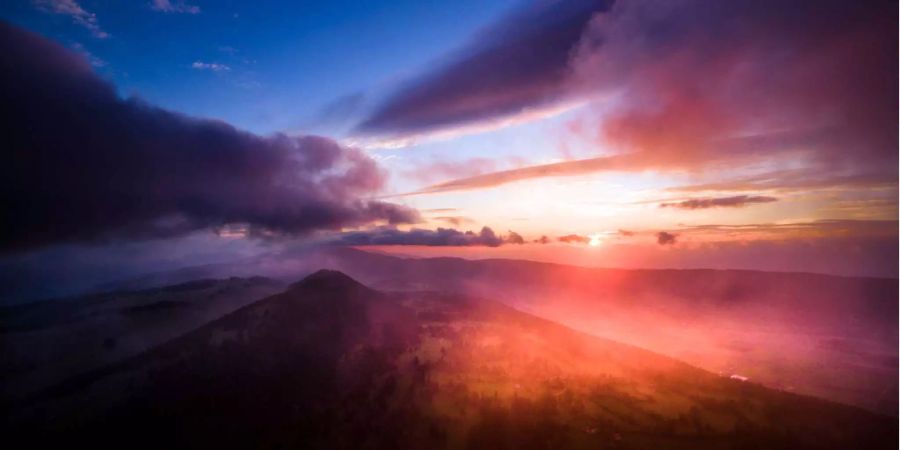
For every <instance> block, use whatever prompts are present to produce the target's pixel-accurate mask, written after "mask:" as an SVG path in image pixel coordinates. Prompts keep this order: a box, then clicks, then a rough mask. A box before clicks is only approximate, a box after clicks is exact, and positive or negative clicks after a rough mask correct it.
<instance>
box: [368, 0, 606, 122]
mask: <svg viewBox="0 0 900 450" xmlns="http://www.w3.org/2000/svg"><path fill="white" fill-rule="evenodd" d="M609 3H610V2H609V1H604V0H568V1H562V2H549V1H540V2H534V3H532V4H529V5H528V6H526V7H523V8H520V9H518V10H516V11H513V12H512V13H510V14H509V15H507V16H506V17H505V18H504V19H502V20H501V21H499V22H498V23H495V24H494V25H493V26H491V27H488V28H487V29H485V30H482V31H481V33H479V34H477V35H476V36H474V37H473V39H472V40H471V42H470V43H469V44H468V45H466V46H464V47H463V48H462V49H461V50H460V51H458V52H457V53H456V54H455V55H453V56H452V57H451V58H450V60H449V61H448V62H446V63H444V64H443V65H441V66H440V67H439V68H437V69H436V70H434V71H431V72H428V73H425V74H423V75H421V76H420V77H418V78H416V79H413V80H410V81H409V82H407V83H405V84H404V85H402V86H401V87H400V89H399V90H398V91H397V92H396V93H394V94H393V95H391V96H389V97H388V98H387V100H386V101H385V102H384V103H383V104H382V105H380V107H378V108H376V110H375V111H374V112H373V113H372V114H371V115H370V116H369V117H368V118H366V119H365V120H364V121H363V122H362V123H360V124H359V125H358V127H357V131H358V132H360V133H362V134H374V135H393V136H397V135H400V136H403V135H410V134H421V133H426V132H435V131H440V130H444V129H447V128H450V127H457V126H462V125H466V124H471V123H474V122H478V121H483V120H492V119H496V118H498V117H506V116H513V115H518V114H522V113H527V112H528V111H529V110H533V109H536V108H541V107H546V106H548V105H552V104H555V103H557V102H559V101H560V100H562V98H563V97H564V95H565V91H566V82H567V79H568V75H569V56H570V54H571V53H572V52H573V51H574V50H575V49H576V46H577V44H578V42H579V41H580V40H581V37H582V33H583V31H584V30H585V27H586V26H587V25H588V23H589V21H590V19H591V17H592V15H593V14H594V13H595V12H597V11H602V10H605V9H606V8H607V7H608V4H609Z"/></svg>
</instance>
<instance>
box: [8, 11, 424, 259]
mask: <svg viewBox="0 0 900 450" xmlns="http://www.w3.org/2000/svg"><path fill="white" fill-rule="evenodd" d="M0 79H2V83H0V101H2V108H3V110H4V114H3V115H4V117H6V119H4V120H3V124H2V125H0V127H2V130H3V136H4V152H3V161H2V163H0V206H2V211H3V215H4V218H3V221H2V224H0V252H2V251H13V250H25V249H29V248H35V247H39V246H42V245H46V244H52V243H58V242H71V241H91V240H98V239H106V238H124V239H132V238H145V237H166V236H173V235H179V234H183V233H186V232H188V231H191V230H196V229H200V228H205V227H213V226H220V225H223V224H228V223H243V224H247V225H248V226H249V227H250V228H252V229H255V230H259V231H264V232H266V233H276V234H281V233H285V234H303V233H307V232H310V231H313V230H316V229H321V228H324V229H334V228H339V227H342V226H355V225H362V224H366V223H369V222H372V221H374V220H384V221H386V222H389V223H405V222H412V221H415V220H417V219H418V215H417V213H416V212H415V211H413V210H410V209H407V208H405V207H401V206H398V205H394V204H389V203H382V202H377V201H367V200H364V198H365V197H366V196H368V195H370V194H372V193H374V192H375V191H377V190H378V189H379V188H381V186H382V185H383V183H384V176H385V175H384V174H383V173H382V171H381V170H379V168H378V167H377V166H376V163H375V162H374V161H373V160H371V159H370V158H368V157H367V156H366V155H365V154H364V153H362V152H360V151H358V150H355V149H351V148H345V147H342V146H340V145H338V144H337V143H335V142H334V141H332V140H330V139H327V138H322V137H315V136H306V137H288V136H285V135H281V134H278V135H274V136H270V137H261V136H257V135H254V134H251V133H247V132H243V131H240V130H237V129H235V128H234V127H232V126H230V125H228V124H226V123H223V122H220V121H214V120H203V119H196V118H191V117H187V116H184V115H181V114H178V113H174V112H171V111H167V110H164V109H161V108H157V107H154V106H152V105H149V104H147V103H144V102H142V101H140V100H138V99H134V98H129V99H121V98H119V97H118V95H117V94H116V91H115V88H114V87H113V86H112V85H111V84H109V83H107V82H105V81H103V80H102V79H100V78H99V77H98V76H97V75H96V74H94V73H93V72H92V70H91V68H90V65H89V64H88V63H87V62H85V61H84V60H82V59H81V58H80V57H79V56H78V55H76V54H74V53H72V52H69V51H67V50H65V49H64V48H63V47H61V46H59V45H57V44H56V43H53V42H51V41H48V40H46V39H44V38H42V37H40V36H38V35H35V34H32V33H30V32H26V31H23V30H21V29H18V28H15V27H13V26H11V25H9V24H6V23H2V22H0Z"/></svg>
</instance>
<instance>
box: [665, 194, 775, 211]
mask: <svg viewBox="0 0 900 450" xmlns="http://www.w3.org/2000/svg"><path fill="white" fill-rule="evenodd" d="M777 201H778V199H777V198H775V197H768V196H765V195H735V196H731V197H716V198H691V199H687V200H682V201H679V202H667V203H660V204H659V207H660V208H678V209H709V208H743V207H745V206H749V205H752V204H755V203H771V202H777Z"/></svg>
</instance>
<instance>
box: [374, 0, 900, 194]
mask: <svg viewBox="0 0 900 450" xmlns="http://www.w3.org/2000/svg"><path fill="white" fill-rule="evenodd" d="M541 8H544V9H543V10H542V9H541ZM538 10H542V11H543V14H541V15H534V16H529V15H528V14H526V13H521V14H513V15H511V16H509V17H507V18H506V19H505V20H503V21H501V22H500V23H498V24H497V25H496V26H497V27H498V28H499V29H506V28H510V29H511V28H514V26H515V24H518V25H519V26H521V27H522V28H523V30H527V32H526V31H522V33H523V34H524V35H527V36H529V37H530V38H529V39H532V38H533V40H534V41H535V42H537V41H540V40H541V39H542V38H545V39H547V41H548V42H554V43H556V44H554V45H548V46H546V47H540V50H539V51H536V52H535V54H534V56H533V58H529V59H528V61H529V64H528V65H527V67H528V70H522V69H521V67H520V66H519V64H520V63H519V59H517V58H513V57H509V58H506V57H501V56H502V55H504V54H503V53H502V52H500V53H497V54H496V57H491V55H495V54H494V53H491V52H484V54H482V53H479V52H477V51H475V50H474V49H478V48H481V47H480V46H483V47H484V48H487V49H494V48H496V49H506V48H516V45H518V44H522V43H525V42H532V41H529V40H522V39H520V38H519V37H518V36H519V35H518V34H516V33H495V34H490V35H488V34H485V35H480V36H477V42H479V43H480V44H479V45H474V44H473V46H471V48H470V49H469V53H466V55H467V57H465V58H460V59H459V60H458V61H457V62H454V63H451V64H448V65H446V66H444V67H443V68H441V69H438V70H437V71H435V72H434V73H429V74H425V75H423V77H422V78H421V79H419V80H418V81H416V82H415V83H411V84H410V85H408V86H406V87H405V89H404V90H402V91H401V92H400V93H398V94H397V95H396V96H394V97H393V98H391V99H389V100H388V102H387V103H386V104H385V106H384V107H383V108H382V109H381V110H379V111H377V112H376V113H375V114H374V115H373V116H372V117H371V118H370V119H369V120H368V121H367V122H365V123H364V124H363V126H362V129H363V131H367V130H390V131H394V132H429V130H432V129H433V128H434V127H452V126H457V125H459V124H470V123H476V122H490V121H492V120H496V119H497V118H501V117H504V116H508V115H510V114H514V113H517V112H522V111H526V110H529V109H532V110H533V109H539V108H542V107H544V106H545V105H546V104H548V103H554V102H561V101H565V100H566V99H568V98H584V99H593V100H597V99H603V101H602V105H601V106H602V108H600V110H601V111H599V112H598V113H597V114H596V117H593V118H591V119H589V120H588V122H590V123H589V124H588V125H587V126H585V127H583V128H584V129H585V131H584V134H586V137H588V138H589V139H592V140H596V141H597V142H598V143H599V144H602V146H603V147H604V148H606V149H609V150H611V151H613V152H615V153H616V155H615V156H609V157H597V158H587V159H582V160H577V161H566V162H562V163H554V164H547V165H540V166H532V167H524V168H520V169H514V170H507V171H500V172H492V173H484V174H480V175H478V176H474V177H458V178H456V179H454V180H451V181H448V182H444V183H440V184H435V185H432V186H429V187H426V188H424V189H422V190H421V191H419V192H417V193H428V192H447V191H455V190H463V189H480V188H486V187H491V186H496V185H499V184H504V183H510V182H515V181H519V180H524V179H531V178H539V177H546V176H570V175H582V174H586V173H591V172H598V171H608V170H627V171H634V170H646V169H653V170H696V169H699V168H705V167H711V166H728V167H735V166H740V165H742V164H749V163H758V162H761V161H767V162H771V161H773V160H779V159H781V158H790V159H791V160H792V161H794V162H796V163H798V164H799V167H802V170H803V171H804V174H803V176H804V177H806V178H811V177H815V178H818V179H820V180H823V181H822V182H824V183H826V184H827V183H829V182H830V180H832V179H834V180H840V179H846V178H848V177H859V176H862V177H864V178H868V179H881V180H884V179H889V180H893V182H894V183H896V179H897V151H896V141H897V127H896V124H897V120H898V113H897V109H896V104H895V103H896V102H895V98H896V97H897V94H898V92H897V84H896V78H897V66H896V64H895V59H896V54H897V52H898V49H897V41H896V39H895V34H896V20H895V19H894V17H895V15H896V13H897V6H896V2H890V1H884V0H867V1H858V2H847V1H841V0H822V1H812V0H809V1H790V2H783V1H779V0H734V1H728V2H715V4H714V5H710V3H709V2H708V1H704V0H620V1H617V2H615V3H614V4H613V5H612V6H611V7H606V6H605V5H604V4H603V3H602V2H579V1H560V2H547V3H539V4H538V6H533V7H532V9H525V11H538ZM562 17H566V18H568V19H567V20H569V21H568V22H566V27H567V31H566V33H569V34H567V36H569V37H567V38H566V39H561V40H557V38H558V36H559V35H558V34H556V33H555V31H554V30H556V28H554V27H555V26H557V25H559V24H561V23H562V22H560V20H561V18H562ZM526 19H528V20H526ZM572 30H578V33H577V34H578V38H577V39H576V38H574V37H572V36H574V34H573V33H572ZM529 33H534V34H533V35H532V34H529ZM573 42H574V43H573ZM498 51H499V50H498ZM483 72H489V73H490V75H489V76H485V75H483ZM462 74H466V76H463V75H462ZM534 74H541V76H537V75H534ZM547 74H561V75H557V76H555V77H551V76H549V75H547ZM532 75H534V76H535V77H536V79H540V80H550V79H552V80H553V81H552V82H549V81H548V82H546V83H535V84H529V83H527V82H525V81H524V80H526V79H529V77H530V76H532ZM457 79H462V80H466V82H465V83H463V82H461V81H458V80H457ZM599 104H600V103H599V102H598V105H599ZM781 182H785V183H790V182H791V180H790V179H778V180H776V183H775V184H778V183H781Z"/></svg>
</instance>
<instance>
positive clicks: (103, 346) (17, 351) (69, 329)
mask: <svg viewBox="0 0 900 450" xmlns="http://www.w3.org/2000/svg"><path fill="white" fill-rule="evenodd" d="M284 286H285V284H284V283H280V282H276V281H274V280H270V279H266V278H261V277H252V278H229V279H220V280H216V279H204V280H195V281H191V282H187V283H181V284H176V285H171V286H166V287H159V288H153V289H143V290H131V291H123V290H120V291H115V292H108V293H103V294H96V295H87V296H82V297H76V298H70V299H58V300H49V301H43V302H37V303H30V304H23V305H17V306H9V307H3V308H0V355H2V356H0V406H2V405H3V404H4V403H6V402H8V401H11V400H14V399H16V398H20V397H22V396H24V395H28V394H30V393H33V392H35V391H37V390H40V389H43V388H46V387H48V386H51V385H53V384H56V383H59V382H60V381H62V380H64V379H66V378H68V377H71V376H72V375H75V374H78V373H82V372H85V371H89V370H91V369H96V368H99V367H103V366H105V365H108V364H110V363H113V362H116V361H121V360H123V359H126V358H128V357H131V356H134V355H136V354H138V353H141V352H143V351H145V350H148V349H150V348H153V347H155V346H157V345H159V344H162V343H164V342H167V341H169V340H171V339H172V338H175V337H177V336H180V335H182V334H184V333H187V332H189V331H192V330H194V329H196V328H197V327H199V326H201V325H203V324H205V323H208V322H210V321H212V320H214V319H218V318H219V317H222V316H223V315H225V314H226V313H229V312H232V311H234V310H236V309H238V308H240V307H242V306H244V305H247V304H249V303H252V302H254V301H256V300H259V299H261V298H263V297H267V296H269V295H272V294H274V293H277V292H280V291H282V290H284Z"/></svg>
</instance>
